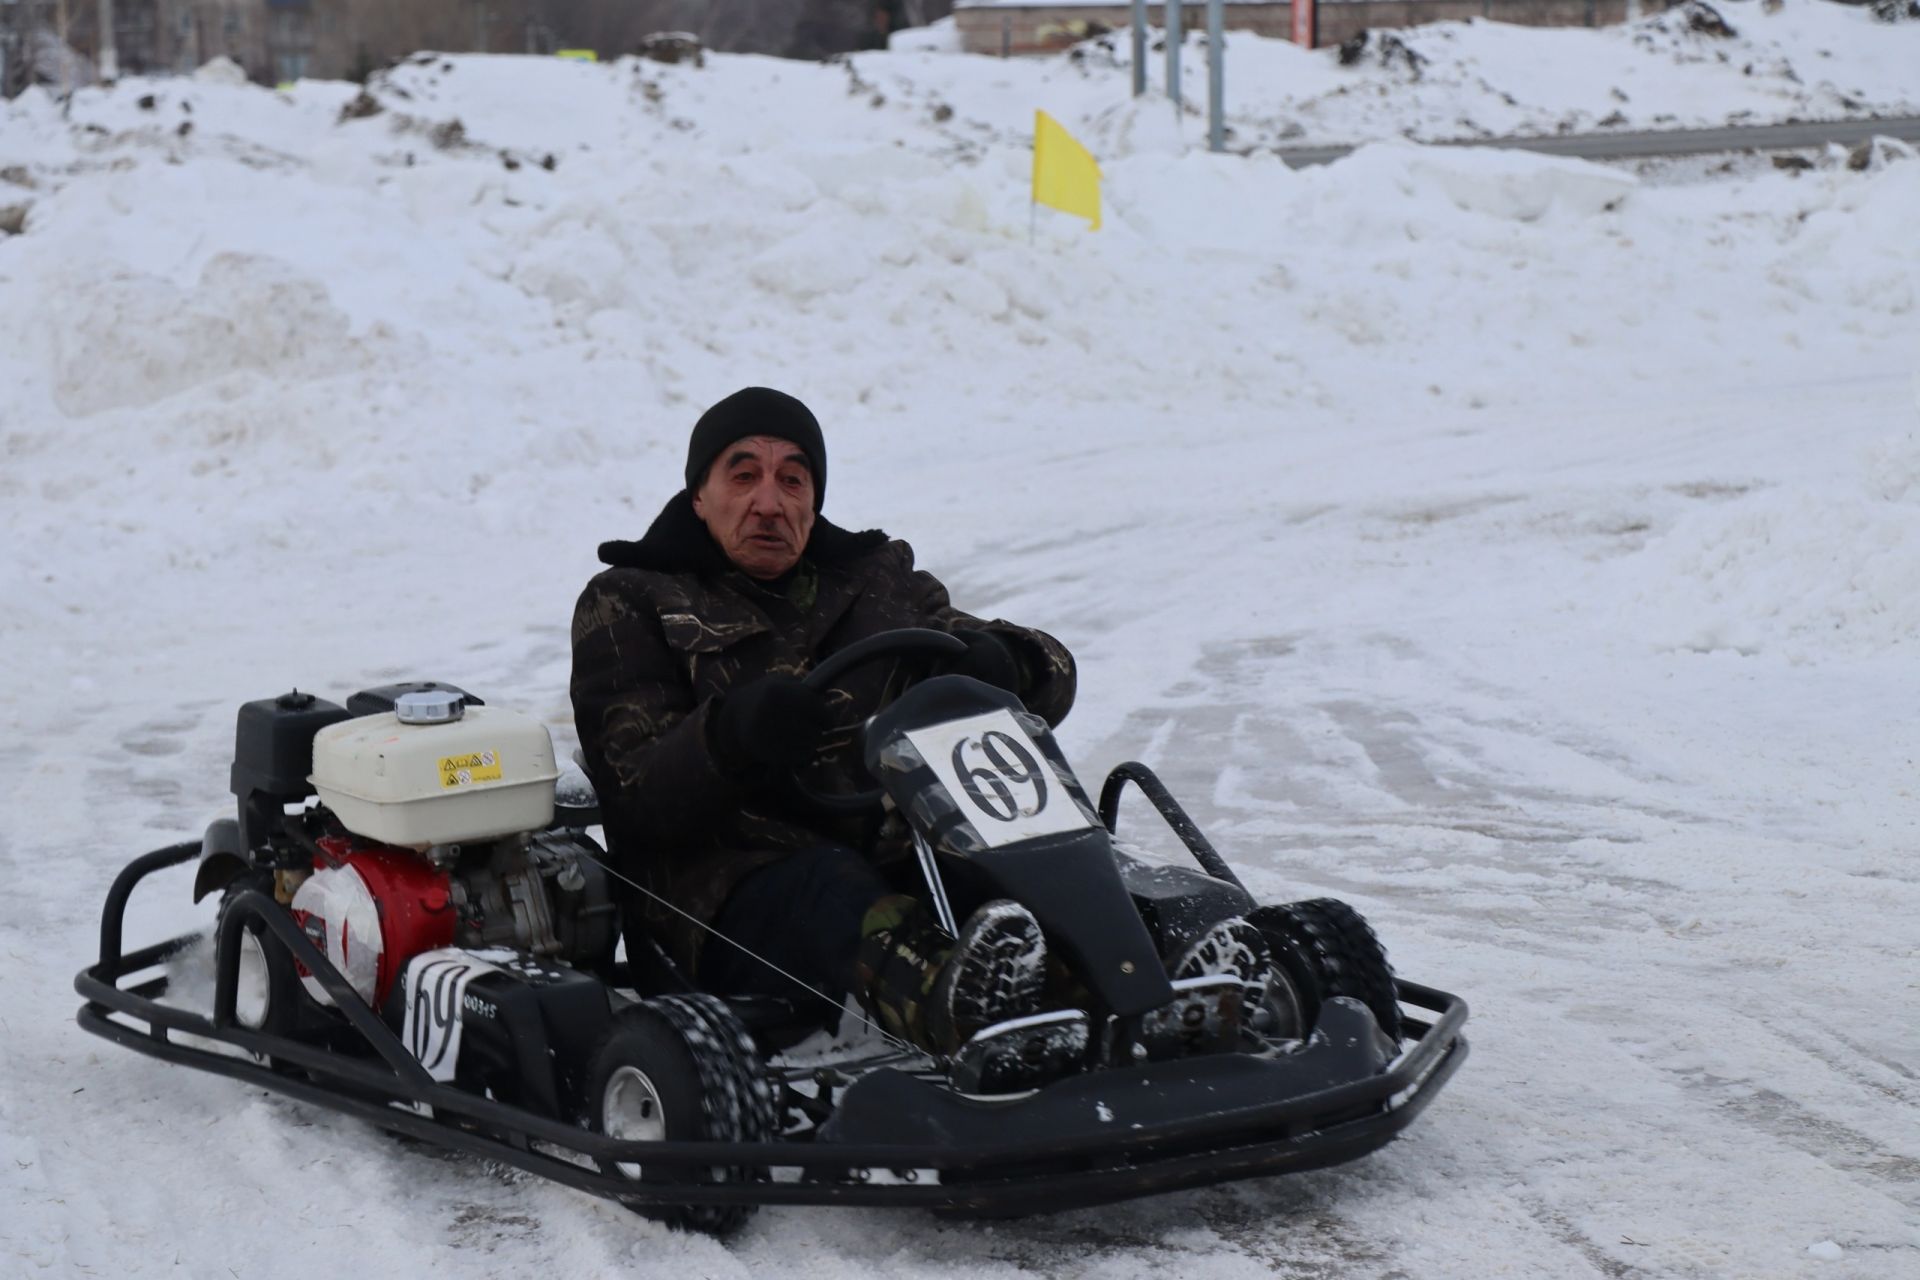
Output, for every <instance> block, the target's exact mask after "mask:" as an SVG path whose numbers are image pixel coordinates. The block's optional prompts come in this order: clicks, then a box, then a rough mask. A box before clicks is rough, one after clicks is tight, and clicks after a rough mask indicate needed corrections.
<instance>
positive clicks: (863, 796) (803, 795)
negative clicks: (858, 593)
mask: <svg viewBox="0 0 1920 1280" xmlns="http://www.w3.org/2000/svg"><path fill="white" fill-rule="evenodd" d="M966 651H967V642H966V641H964V640H962V639H960V638H958V637H957V636H950V635H948V634H947V633H946V632H944V631H934V630H931V629H930V628H927V627H901V628H899V629H898V630H894V631H882V632H880V633H879V634H878V635H871V636H868V637H867V638H866V639H864V640H856V641H854V642H853V643H852V644H850V645H848V646H847V647H846V648H844V649H842V650H840V652H838V653H836V654H834V655H833V656H832V657H830V658H828V659H827V660H826V661H825V662H822V663H821V664H820V665H819V666H817V667H815V668H814V669H813V670H812V671H809V672H808V673H807V674H806V676H805V677H804V678H803V679H802V680H801V683H802V684H804V685H806V687H807V688H809V689H816V690H820V691H822V692H824V691H825V690H827V689H830V688H832V687H833V682H834V681H836V680H838V679H839V678H840V677H841V676H843V675H845V674H846V673H847V672H849V671H851V670H853V669H854V668H855V667H859V666H864V665H865V664H867V663H869V662H878V661H880V660H881V659H882V658H928V659H933V658H957V657H959V656H961V655H962V654H964V653H965V652H966ZM792 782H793V790H794V794H796V795H797V796H799V798H800V799H801V800H802V801H803V802H805V803H806V804H808V805H810V806H812V807H813V808H814V809H816V810H818V811H819V812H821V813H826V814H831V815H833V816H836V817H842V816H851V815H855V814H862V813H866V812H868V811H869V810H871V809H873V808H875V807H876V806H878V805H879V803H880V799H881V797H882V796H884V795H885V794H886V790H885V788H882V787H874V788H872V789H870V790H867V791H853V792H848V793H847V794H845V795H828V794H827V793H826V792H824V791H816V790H814V788H812V787H811V786H809V785H808V784H807V783H806V782H805V781H804V780H803V779H802V778H801V777H800V776H799V775H798V774H797V773H796V774H795V775H794V776H793V779H792Z"/></svg>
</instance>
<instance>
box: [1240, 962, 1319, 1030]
mask: <svg viewBox="0 0 1920 1280" xmlns="http://www.w3.org/2000/svg"><path fill="white" fill-rule="evenodd" d="M1249 1023H1250V1025H1251V1027H1252V1029H1253V1030H1254V1031H1256V1032H1258V1033H1259V1034H1260V1035H1261V1036H1264V1037H1265V1038H1266V1039H1268V1040H1304V1039H1306V1036H1307V1011H1306V1009H1305V1008H1303V1007H1302V1006H1301V1003H1300V993H1299V992H1298V991H1296V990H1294V986H1293V983H1292V981H1291V980H1290V979H1289V978H1288V977H1287V975H1286V973H1285V972H1283V971H1282V970H1281V968H1280V966H1279V965H1277V964H1276V965H1274V966H1273V967H1272V968H1271V969H1269V970H1268V971H1267V981H1266V989H1265V990H1264V991H1262V992H1261V993H1260V1002H1259V1003H1258V1004H1257V1005H1255V1006H1254V1007H1253V1010H1252V1017H1251V1018H1250V1019H1249Z"/></svg>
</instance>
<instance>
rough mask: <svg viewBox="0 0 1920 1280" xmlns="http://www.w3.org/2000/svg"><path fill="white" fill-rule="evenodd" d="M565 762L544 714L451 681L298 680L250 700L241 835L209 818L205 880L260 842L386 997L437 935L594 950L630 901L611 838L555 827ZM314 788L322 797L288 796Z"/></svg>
mask: <svg viewBox="0 0 1920 1280" xmlns="http://www.w3.org/2000/svg"><path fill="white" fill-rule="evenodd" d="M558 776H559V773H558V770H557V769H556V768H555V765H554V756H553V740H552V737H551V735H549V734H548V732H547V729H546V726H545V725H543V724H541V723H540V722H539V721H538V720H535V719H533V718H532V717H530V716H525V715H521V714H519V713H517V712H513V711H508V710H504V709H501V708H495V707H488V706H486V705H485V704H484V703H482V702H481V700H480V699H478V698H475V697H473V696H472V695H471V694H468V693H466V692H465V691H463V690H460V689H456V688H453V687H451V686H446V685H438V684H432V683H427V684H413V685H395V686H388V687H386V688H382V689H374V690H368V691H365V692H363V693H359V694H355V695H354V696H353V698H351V699H349V700H348V704H347V707H346V708H341V707H338V706H335V705H333V704H332V703H328V702H324V701H322V700H320V699H317V698H315V697H313V695H311V694H303V693H298V692H295V693H290V694H283V695H281V696H280V697H279V698H273V699H266V700H263V701H259V702H250V703H247V704H246V705H245V706H243V707H242V708H241V709H240V718H239V729H238V733H237V738H236V743H235V756H234V765H233V789H234V792H235V795H236V796H237V797H238V799H239V802H240V815H239V821H238V822H237V823H230V824H224V825H226V826H228V828H229V830H230V832H231V839H230V840H229V841H227V843H230V844H231V845H232V846H233V847H232V848H231V849H230V850H223V849H220V848H217V847H216V846H217V845H219V844H221V843H222V841H220V840H217V839H216V833H215V832H213V831H210V832H209V833H208V840H207V853H206V854H205V855H204V856H203V862H202V873H201V880H200V881H198V882H196V896H199V895H200V894H203V893H205V892H207V891H208V890H209V888H210V887H211V886H212V885H213V884H215V883H220V882H227V883H230V882H231V880H232V878H233V877H234V876H236V875H238V874H240V873H241V872H242V871H243V870H249V869H251V870H258V869H261V867H262V855H266V856H267V857H268V858H269V859H270V861H271V864H272V869H273V871H274V885H275V890H276V893H277V895H278V896H279V897H280V899H281V901H283V902H287V903H288V904H289V905H290V907H291V909H292V911H293V915H294V918H295V920H296V921H297V922H298V923H299V924H300V926H301V927H302V928H303V929H304V930H305V931H306V933H307V935H308V937H309V938H310V939H311V940H312V942H313V943H314V945H315V946H316V947H317V948H319V949H320V951H321V952H322V953H323V954H325V955H326V956H327V957H328V958H329V959H330V960H331V961H332V962H333V963H334V965H335V967H336V968H338V969H339V970H340V972H341V973H342V974H343V975H344V976H345V977H346V978H347V979H348V981H349V982H350V983H351V984H352V985H353V987H354V989H355V990H356V991H357V992H358V993H359V994H360V995H361V997H362V998H364V999H366V1000H367V1001H368V1002H369V1003H372V1004H374V1005H375V1006H376V1007H377V1006H378V1004H379V1003H380V1002H381V1001H383V1000H384V999H385V998H386V995H387V992H388V990H389V989H390V988H391V986H392V984H393V983H394V981H395V979H396V978H397V977H398V976H399V974H400V972H401V971H402V969H403V968H404V967H405V965H406V962H407V961H408V960H410V959H411V958H413V957H414V956H417V955H419V954H421V953H422V952H426V951H432V950H435V949H438V948H441V947H449V946H455V947H462V948H467V949H471V950H486V949H489V948H506V949H510V950H513V951H517V952H521V953H530V954H532V955H534V956H539V957H543V958H550V959H555V960H561V961H565V962H567V963H568V964H571V965H575V966H578V967H587V968H593V967H598V966H599V965H601V964H603V963H605V962H608V961H610V960H611V959H612V956H613V950H614V946H615V943H616V941H617V939H618V934H619V923H618V911H617V908H616V906H615V904H614V901H613V895H612V893H611V891H610V886H609V883H608V877H607V873H606V871H605V870H604V868H603V867H602V866H601V861H600V858H601V852H600V849H599V846H598V845H596V844H594V843H593V841H592V840H590V839H589V838H588V837H586V836H585V835H584V834H581V833H580V832H577V831H566V830H558V831H556V830H549V829H548V828H549V827H550V826H551V824H552V822H553V815H554V782H555V779H556V778H557V777H558ZM315 794H317V795H318V796H319V799H320V806H319V807H318V808H306V809H303V810H301V811H300V812H298V813H295V814H289V813H288V811H287V810H288V806H289V805H291V804H292V803H294V802H295V801H304V800H305V799H306V798H307V797H310V796H313V795H315ZM221 825H223V824H216V826H221ZM302 977H303V980H304V982H305V984H306V986H307V989H308V991H309V992H310V993H311V994H312V995H313V996H314V998H315V999H317V1000H320V1001H321V1002H323V1003H332V1001H331V1000H330V998H329V997H328V996H327V994H326V992H325V991H324V989H323V988H322V987H321V986H320V983H319V982H318V980H317V979H314V978H313V977H312V976H311V975H305V974H303V975H302Z"/></svg>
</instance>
